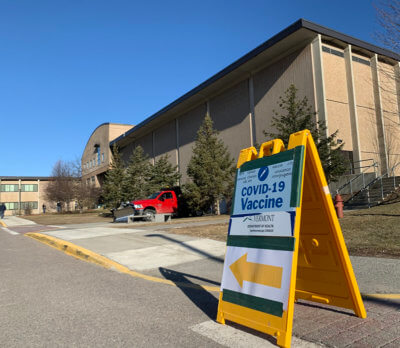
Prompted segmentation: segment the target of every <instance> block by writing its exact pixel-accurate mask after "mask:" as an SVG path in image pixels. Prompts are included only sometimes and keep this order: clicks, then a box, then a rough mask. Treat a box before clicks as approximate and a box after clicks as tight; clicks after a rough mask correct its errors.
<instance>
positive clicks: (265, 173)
mask: <svg viewBox="0 0 400 348" xmlns="http://www.w3.org/2000/svg"><path fill="white" fill-rule="evenodd" d="M268 174H269V169H268V167H262V168H260V170H259V171H258V180H260V181H264V180H265V179H266V178H267V177H268Z"/></svg>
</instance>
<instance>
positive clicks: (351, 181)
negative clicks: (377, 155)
mask: <svg viewBox="0 0 400 348" xmlns="http://www.w3.org/2000/svg"><path fill="white" fill-rule="evenodd" d="M370 160H372V159H367V160H363V161H370ZM358 162H362V161H358ZM371 167H373V168H374V173H375V176H376V169H377V168H378V163H377V162H373V163H372V164H371V165H369V166H363V167H359V168H356V169H360V168H365V169H364V170H363V171H362V172H361V173H359V174H358V175H357V176H355V177H353V178H352V179H350V180H349V181H348V182H346V183H345V184H343V185H342V186H340V187H339V188H338V189H337V190H336V193H337V194H339V193H340V191H341V190H343V189H344V188H345V187H347V186H349V185H350V193H351V194H353V186H352V183H353V181H355V180H357V179H358V178H359V177H360V176H362V179H363V188H365V186H366V185H365V172H366V171H367V170H368V169H370V168H371Z"/></svg>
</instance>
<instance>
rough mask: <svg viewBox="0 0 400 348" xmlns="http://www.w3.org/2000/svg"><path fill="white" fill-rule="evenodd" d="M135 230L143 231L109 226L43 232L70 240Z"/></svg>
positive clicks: (133, 231) (134, 231)
mask: <svg viewBox="0 0 400 348" xmlns="http://www.w3.org/2000/svg"><path fill="white" fill-rule="evenodd" d="M136 232H143V231H142V230H128V231H120V230H117V229H115V228H110V227H98V228H96V229H95V228H93V229H86V228H85V229H63V230H57V231H51V232H44V233H43V234H47V235H49V236H52V237H56V238H60V239H63V240H67V241H72V240H76V239H86V238H96V237H104V236H112V235H118V234H126V233H136Z"/></svg>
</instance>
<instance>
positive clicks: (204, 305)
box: [159, 267, 218, 320]
mask: <svg viewBox="0 0 400 348" xmlns="http://www.w3.org/2000/svg"><path fill="white" fill-rule="evenodd" d="M159 271H160V273H161V274H162V275H163V277H164V278H165V279H168V280H170V281H172V282H174V283H175V284H176V286H177V287H178V288H179V289H181V291H182V292H183V293H184V294H185V295H186V296H187V297H188V298H189V300H191V301H192V302H193V303H194V304H195V305H196V306H197V307H198V308H199V309H201V310H202V311H203V312H204V313H205V314H206V315H207V316H208V317H209V318H210V319H211V320H215V318H216V317H217V308H218V299H217V298H216V297H214V296H213V295H211V294H210V293H209V292H208V291H206V290H204V289H202V288H201V287H199V286H196V285H197V284H195V283H193V282H191V281H190V280H189V279H188V278H189V277H190V278H195V279H199V280H205V281H207V282H210V283H214V284H218V283H215V282H211V281H209V280H207V279H203V278H200V277H196V276H192V275H189V274H185V273H180V272H176V271H173V270H170V269H167V268H163V267H159ZM183 284H184V285H185V286H184V285H183ZM188 284H193V288H191V287H188V286H187V285H188Z"/></svg>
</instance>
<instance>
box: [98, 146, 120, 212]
mask: <svg viewBox="0 0 400 348" xmlns="http://www.w3.org/2000/svg"><path fill="white" fill-rule="evenodd" d="M112 152H113V160H112V162H111V168H110V169H109V170H108V171H107V173H106V175H105V180H104V185H103V197H104V201H105V202H106V203H107V204H108V205H109V206H111V207H113V208H118V207H119V205H120V204H121V202H123V201H125V199H126V196H125V192H124V187H123V182H124V178H125V169H124V166H123V163H122V159H121V155H120V153H119V150H118V148H117V146H116V145H115V144H114V147H113V151H112Z"/></svg>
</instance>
